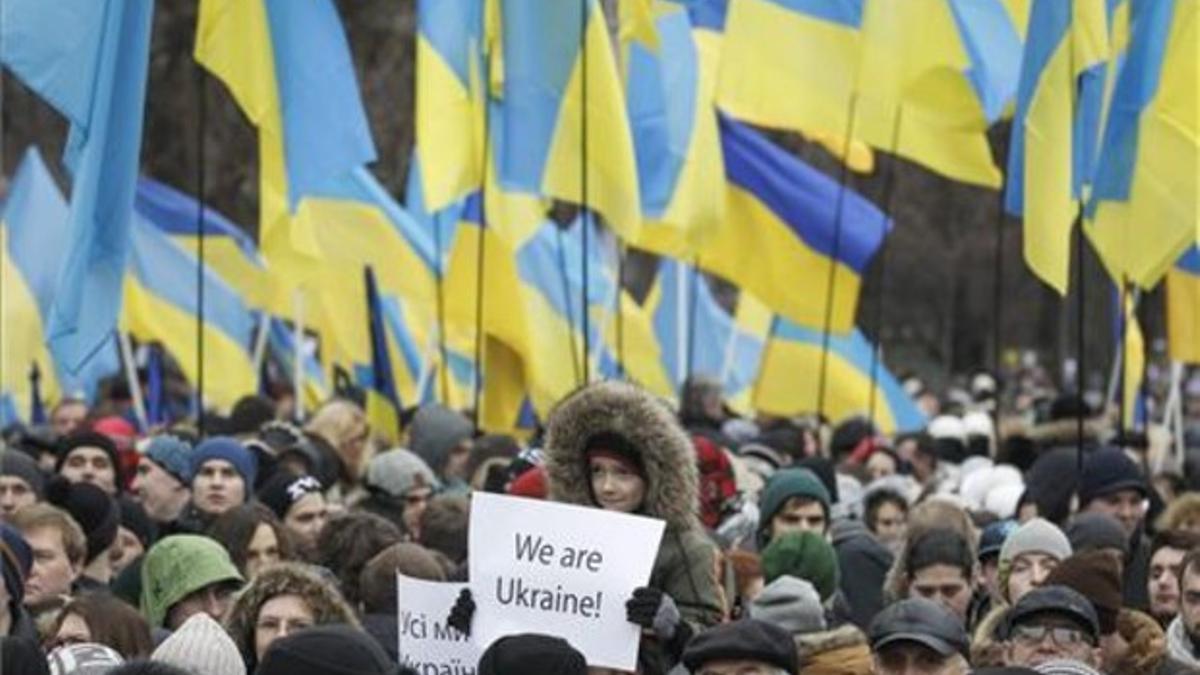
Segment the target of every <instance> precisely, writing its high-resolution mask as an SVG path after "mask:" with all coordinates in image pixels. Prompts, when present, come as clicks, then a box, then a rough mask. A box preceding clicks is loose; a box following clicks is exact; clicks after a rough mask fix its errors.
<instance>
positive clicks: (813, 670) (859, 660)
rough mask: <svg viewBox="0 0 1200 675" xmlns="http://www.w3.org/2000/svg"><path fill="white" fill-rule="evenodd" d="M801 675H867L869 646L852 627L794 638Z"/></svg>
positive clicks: (869, 659) (864, 637)
mask: <svg viewBox="0 0 1200 675" xmlns="http://www.w3.org/2000/svg"><path fill="white" fill-rule="evenodd" d="M795 639H796V653H797V654H798V655H799V657H800V672H802V673H804V675H870V673H871V647H870V645H869V644H867V636H866V635H864V634H863V632H862V631H860V630H859V629H857V628H855V627H854V626H850V625H846V626H839V627H837V628H835V629H833V630H828V631H821V632H817V633H800V634H798V635H796V636H795Z"/></svg>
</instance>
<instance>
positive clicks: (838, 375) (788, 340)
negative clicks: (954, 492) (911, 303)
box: [754, 318, 925, 434]
mask: <svg viewBox="0 0 1200 675" xmlns="http://www.w3.org/2000/svg"><path fill="white" fill-rule="evenodd" d="M873 351H874V347H873V346H872V345H871V343H869V342H867V339H866V338H865V337H864V336H863V334H862V333H860V332H859V331H858V330H857V329H855V330H854V331H852V332H850V333H845V334H839V335H832V336H830V339H829V356H828V365H827V368H828V370H827V374H826V377H825V414H826V415H828V416H829V418H830V419H831V420H834V421H837V420H842V419H846V418H848V417H851V416H854V415H864V416H865V415H867V414H868V413H869V412H870V407H871V395H872V386H871V358H872V352H873ZM821 353H822V333H821V331H819V330H813V329H810V328H804V327H803V326H799V325H797V324H794V323H792V322H790V321H787V320H786V319H782V318H780V319H779V320H778V321H777V322H776V324H775V326H774V329H773V330H772V332H771V336H770V338H769V340H768V343H767V348H766V355H765V356H764V358H763V364H762V371H761V375H760V376H759V379H758V384H757V386H756V387H755V391H754V403H755V408H756V409H757V410H758V411H759V412H761V413H768V414H771V415H780V416H794V415H799V414H804V413H813V412H816V411H817V402H818V400H819V397H820V393H819V391H818V390H819V389H820V382H821V363H822V356H821ZM874 395H875V396H876V399H875V424H876V425H877V426H878V427H879V429H880V430H881V431H883V433H886V434H892V433H895V432H898V431H915V430H918V429H921V428H922V427H924V426H925V417H924V415H922V414H921V412H920V410H918V408H917V406H916V404H915V403H914V402H913V400H912V399H911V398H910V397H909V396H908V394H906V393H905V392H904V389H903V388H902V387H901V386H900V383H899V382H897V381H896V378H895V377H893V376H892V374H891V373H890V372H888V369H887V368H886V367H885V366H884V365H883V363H879V364H878V377H877V378H876V382H875V387H874Z"/></svg>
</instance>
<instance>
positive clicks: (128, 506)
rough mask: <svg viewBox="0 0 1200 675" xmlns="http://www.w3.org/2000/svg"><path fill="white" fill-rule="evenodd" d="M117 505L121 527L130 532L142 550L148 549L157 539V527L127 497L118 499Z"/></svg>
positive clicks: (138, 506)
mask: <svg viewBox="0 0 1200 675" xmlns="http://www.w3.org/2000/svg"><path fill="white" fill-rule="evenodd" d="M117 505H118V506H119V507H120V508H121V527H123V528H125V529H127V530H129V531H130V532H132V533H133V535H134V536H135V537H137V538H138V541H140V542H141V543H142V548H150V545H151V544H153V543H154V540H155V539H158V526H157V525H155V524H154V521H153V520H150V516H148V515H146V510H145V509H143V508H142V505H141V504H139V503H137V502H135V501H133V500H132V499H129V498H128V497H120V498H118V499H117Z"/></svg>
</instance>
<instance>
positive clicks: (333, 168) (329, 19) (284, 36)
mask: <svg viewBox="0 0 1200 675" xmlns="http://www.w3.org/2000/svg"><path fill="white" fill-rule="evenodd" d="M266 7H267V16H268V20H269V22H270V26H271V42H272V47H273V49H274V55H275V77H276V79H277V80H278V87H279V106H280V109H281V113H282V115H283V129H284V148H285V150H284V154H285V155H286V159H287V171H288V192H289V196H290V203H291V206H292V208H295V206H296V205H297V204H298V203H299V202H300V200H301V199H302V198H304V197H306V196H309V195H312V194H315V193H317V192H319V191H320V190H322V189H325V188H326V187H327V185H328V183H329V181H330V180H333V179H334V178H336V177H337V176H339V175H340V174H342V173H344V172H346V171H349V170H351V169H352V168H353V167H356V166H359V165H362V164H367V163H369V162H372V161H374V160H375V144H374V142H373V141H372V139H371V130H370V127H369V126H368V124H367V116H366V112H365V111H364V110H363V107H362V97H361V96H360V95H359V91H358V82H357V80H356V78H355V74H354V63H353V61H352V60H351V58H350V47H349V45H348V44H347V43H346V35H345V33H344V31H343V30H342V22H341V19H340V18H339V16H338V13H337V9H336V8H335V7H334V5H333V3H332V2H331V1H330V0H306V1H305V2H295V0H266Z"/></svg>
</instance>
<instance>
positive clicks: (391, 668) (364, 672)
mask: <svg viewBox="0 0 1200 675" xmlns="http://www.w3.org/2000/svg"><path fill="white" fill-rule="evenodd" d="M397 670H398V668H397V666H396V664H394V663H392V662H391V660H390V659H389V658H388V655H387V654H386V653H385V652H384V651H383V648H382V647H380V646H379V644H378V643H377V642H376V641H375V640H374V638H372V637H371V636H369V635H367V634H366V633H364V632H362V631H361V630H358V629H355V628H351V627H350V626H343V625H336V624H335V625H326V626H316V627H313V628H306V629H304V630H300V631H296V632H295V633H288V634H287V635H286V636H284V637H281V638H279V639H278V640H276V641H274V642H272V643H271V646H270V647H268V648H267V653H265V654H263V658H262V662H261V663H260V664H259V666H258V670H256V671H255V675H394V674H395V673H396V672H397Z"/></svg>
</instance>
